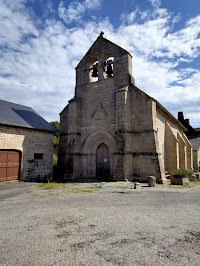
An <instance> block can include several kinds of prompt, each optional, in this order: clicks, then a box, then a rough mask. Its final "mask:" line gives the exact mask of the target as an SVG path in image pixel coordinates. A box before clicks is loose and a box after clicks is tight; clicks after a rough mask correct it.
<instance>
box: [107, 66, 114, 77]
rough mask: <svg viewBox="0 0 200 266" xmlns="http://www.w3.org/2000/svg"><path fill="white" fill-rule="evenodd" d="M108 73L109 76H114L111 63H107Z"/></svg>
mask: <svg viewBox="0 0 200 266" xmlns="http://www.w3.org/2000/svg"><path fill="white" fill-rule="evenodd" d="M106 74H107V75H108V77H112V75H113V68H112V65H110V64H109V65H107V69H106Z"/></svg>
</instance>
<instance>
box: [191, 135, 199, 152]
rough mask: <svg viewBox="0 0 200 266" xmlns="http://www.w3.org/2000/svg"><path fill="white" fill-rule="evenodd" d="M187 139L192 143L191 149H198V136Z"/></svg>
mask: <svg viewBox="0 0 200 266" xmlns="http://www.w3.org/2000/svg"><path fill="white" fill-rule="evenodd" d="M189 141H190V143H191V144H192V149H193V150H198V149H199V147H200V137H197V138H193V139H190V140H189Z"/></svg>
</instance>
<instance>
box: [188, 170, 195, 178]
mask: <svg viewBox="0 0 200 266" xmlns="http://www.w3.org/2000/svg"><path fill="white" fill-rule="evenodd" d="M193 174H194V170H193V169H192V168H190V169H188V176H189V177H190V176H192V175H193Z"/></svg>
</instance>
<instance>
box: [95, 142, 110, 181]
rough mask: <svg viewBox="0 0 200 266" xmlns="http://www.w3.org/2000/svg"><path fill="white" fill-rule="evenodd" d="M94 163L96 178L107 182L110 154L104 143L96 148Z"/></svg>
mask: <svg viewBox="0 0 200 266" xmlns="http://www.w3.org/2000/svg"><path fill="white" fill-rule="evenodd" d="M96 163H97V164H96V176H97V178H99V179H100V180H103V181H106V180H108V179H109V177H110V152H109V149H108V146H107V145H106V144H104V143H102V144H100V145H99V147H98V148H97V154H96Z"/></svg>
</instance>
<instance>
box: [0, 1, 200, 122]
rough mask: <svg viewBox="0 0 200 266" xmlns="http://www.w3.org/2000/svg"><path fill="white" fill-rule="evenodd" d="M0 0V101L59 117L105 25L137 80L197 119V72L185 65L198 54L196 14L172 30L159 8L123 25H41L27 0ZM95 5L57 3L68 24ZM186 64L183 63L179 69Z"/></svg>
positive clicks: (198, 19)
mask: <svg viewBox="0 0 200 266" xmlns="http://www.w3.org/2000/svg"><path fill="white" fill-rule="evenodd" d="M0 3H1V9H0V19H1V24H2V25H3V27H1V28H0V38H1V40H2V44H3V54H2V56H1V58H0V64H1V66H2V67H1V68H0V90H1V98H2V99H4V100H8V101H13V102H17V103H19V104H24V105H28V106H31V107H33V108H34V109H35V110H36V111H37V112H39V113H40V114H41V115H42V116H44V117H45V118H46V119H47V120H48V121H52V120H58V119H59V116H58V114H59V113H60V112H61V111H62V109H63V108H64V107H65V105H66V104H67V102H68V100H69V99H70V98H72V97H73V96H74V88H75V69H74V68H75V67H76V65H77V64H78V62H79V61H80V60H81V58H82V57H83V56H84V54H85V53H86V52H87V50H88V49H89V47H90V46H91V45H92V43H93V42H94V41H95V39H96V38H97V36H98V35H99V33H100V32H101V31H104V32H105V35H106V38H107V39H109V40H111V41H113V42H114V43H117V44H118V45H120V46H121V47H123V48H125V49H126V50H128V51H129V52H130V53H131V54H132V55H133V76H134V77H135V80H136V86H138V87H139V88H140V89H142V90H144V91H145V92H146V93H148V94H149V95H150V96H152V97H154V98H155V99H157V100H158V101H160V102H161V104H163V105H164V106H165V107H166V108H167V109H168V110H169V111H171V112H172V113H173V114H174V115H175V116H177V112H178V111H184V112H185V116H186V117H188V118H190V120H191V121H192V123H193V124H195V125H197V123H198V121H200V108H199V107H198V106H199V103H200V93H199V88H198V87H199V84H200V79H199V77H200V73H199V70H196V69H193V68H191V67H190V64H189V63H190V62H191V61H192V60H193V59H194V58H196V57H197V56H198V55H199V52H200V40H199V33H200V27H199V26H200V17H195V18H192V19H190V20H188V21H187V23H186V24H185V25H183V28H182V29H180V30H178V31H175V32H172V30H171V28H172V26H173V24H174V23H176V21H177V20H178V18H176V19H175V17H173V16H172V14H169V13H168V11H167V10H166V9H160V8H157V9H154V11H152V12H149V11H148V10H147V11H143V12H142V11H141V10H139V9H137V10H135V11H131V12H130V14H127V17H126V15H124V18H123V16H122V17H121V18H122V24H121V26H120V27H119V28H117V29H114V27H113V25H112V24H111V23H110V22H109V18H106V19H104V20H99V21H98V22H94V21H88V22H85V23H82V24H81V25H80V26H79V27H76V28H75V27H74V28H73V27H71V28H70V27H69V24H68V27H66V26H65V24H64V23H62V22H61V21H56V20H55V19H52V18H49V19H47V20H46V21H44V22H43V27H42V28H40V27H38V24H36V23H35V18H34V19H33V18H32V15H31V13H29V11H28V10H27V9H26V7H25V4H24V3H25V0H24V1H23V0H19V1H11V0H9V1H3V0H0ZM79 4H80V5H79ZM100 5H101V1H99V0H96V1H89V0H85V1H83V2H75V1H73V2H71V3H70V4H69V5H68V7H65V6H64V2H61V3H60V6H59V8H60V10H59V12H60V13H59V14H60V16H61V15H62V14H63V20H64V21H65V23H67V22H66V20H67V19H68V21H71V22H72V21H74V19H76V18H77V17H78V16H79V17H80V20H83V19H84V18H83V15H84V14H85V13H86V12H87V11H86V10H92V9H93V8H96V7H100ZM50 7H51V12H54V10H52V6H50ZM77 7H78V8H77ZM82 9H83V10H84V11H83V13H81V10H82ZM61 11H62V12H63V13H62V12H61ZM76 12H77V14H76ZM138 19H139V21H138ZM4 29H6V31H5V30H4ZM25 39H26V40H25ZM183 62H184V64H188V67H187V68H184V69H181V68H180V64H182V63H183ZM180 99H181V100H180ZM199 127H200V124H199Z"/></svg>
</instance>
